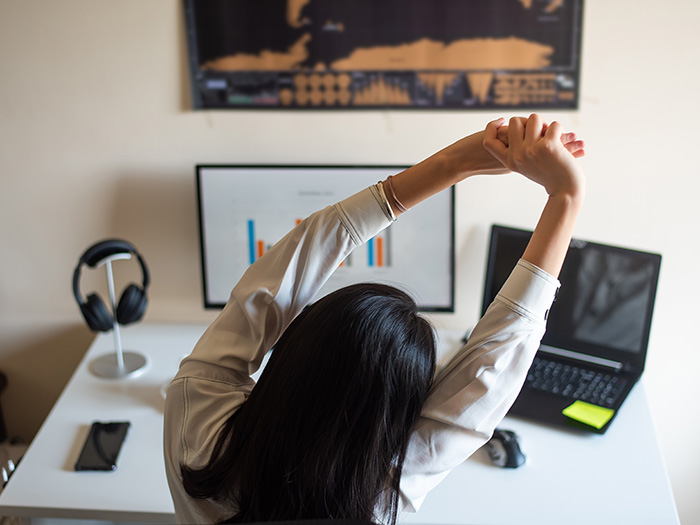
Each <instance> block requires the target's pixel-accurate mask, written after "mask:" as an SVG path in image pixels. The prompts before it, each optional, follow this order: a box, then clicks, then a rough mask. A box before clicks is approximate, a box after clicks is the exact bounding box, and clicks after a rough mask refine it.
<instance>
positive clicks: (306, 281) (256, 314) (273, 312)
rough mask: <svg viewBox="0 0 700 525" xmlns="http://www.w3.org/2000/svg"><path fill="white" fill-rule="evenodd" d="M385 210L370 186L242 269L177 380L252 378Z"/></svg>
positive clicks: (381, 224) (381, 223)
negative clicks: (202, 373)
mask: <svg viewBox="0 0 700 525" xmlns="http://www.w3.org/2000/svg"><path fill="white" fill-rule="evenodd" d="M388 210H389V208H388V206H387V205H386V202H385V200H384V199H383V197H382V194H381V191H380V189H379V188H378V187H377V186H371V187H369V188H367V189H365V190H363V191H361V192H359V193H357V194H355V195H353V196H351V197H349V198H347V199H345V200H343V201H341V202H339V203H337V204H335V205H334V206H329V207H327V208H325V209H323V210H320V211H318V212H316V213H314V214H312V215H311V216H309V217H308V218H306V219H305V220H303V221H302V222H301V223H300V224H299V225H298V226H297V227H296V228H294V229H293V230H292V231H291V232H289V233H288V234H287V235H286V236H285V237H284V238H283V239H281V240H280V241H279V242H278V243H276V244H275V245H274V246H273V247H272V248H271V249H270V250H269V251H267V252H266V253H265V254H264V255H263V256H262V257H261V258H260V259H259V260H258V261H256V262H255V263H254V264H253V265H251V266H250V267H249V268H248V270H247V271H246V273H245V274H244V275H243V277H242V278H241V280H240V281H239V282H238V284H236V286H235V287H234V289H233V291H232V292H231V296H230V298H229V300H228V302H227V304H226V306H225V307H224V309H223V311H222V312H221V314H220V315H219V316H218V317H217V319H216V320H215V321H214V322H213V323H212V324H211V326H210V327H209V328H208V329H207V330H206V332H205V333H204V335H203V336H202V337H201V339H200V340H199V342H198V343H197V345H196V347H195V349H194V351H193V352H192V354H191V355H190V356H189V357H188V358H187V359H186V360H185V361H183V364H182V366H181V369H180V374H183V373H187V370H188V369H191V368H199V369H201V368H202V366H203V365H204V367H205V368H207V369H209V370H210V371H214V370H216V371H215V372H213V373H215V374H217V376H218V378H219V379H222V380H226V376H228V375H230V374H232V373H233V374H235V376H237V377H240V375H245V376H249V375H250V374H252V373H254V372H255V371H256V370H257V369H258V368H259V367H260V364H261V362H262V359H263V357H264V355H265V353H266V352H267V351H268V350H270V348H272V347H273V346H274V344H275V342H276V341H277V339H278V338H279V337H280V335H281V334H282V332H283V331H284V330H285V329H286V327H287V326H288V325H289V324H290V323H291V322H292V320H293V319H294V318H295V317H296V316H297V315H298V314H299V312H301V310H302V309H303V308H304V307H305V306H306V305H307V304H308V303H309V302H310V301H311V300H312V299H313V298H314V296H315V295H316V294H317V292H318V291H319V290H320V288H321V287H322V286H323V284H324V283H325V282H326V281H327V280H328V278H329V277H330V276H331V274H332V273H333V272H334V271H335V270H336V268H338V266H339V265H340V263H341V262H342V261H343V260H344V259H345V258H346V257H347V256H348V255H349V254H350V253H351V252H352V250H353V249H354V248H355V247H356V246H359V245H361V244H363V243H364V242H366V241H367V240H369V239H370V238H372V237H373V236H374V235H376V234H377V233H379V232H380V231H381V230H383V229H384V228H386V227H387V226H388V225H389V224H390V223H391V222H392V221H393V220H394V219H393V218H392V217H391V215H390V211H388Z"/></svg>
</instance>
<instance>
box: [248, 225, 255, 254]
mask: <svg viewBox="0 0 700 525" xmlns="http://www.w3.org/2000/svg"><path fill="white" fill-rule="evenodd" d="M248 254H249V256H250V264H253V263H254V262H255V221H254V220H252V219H248Z"/></svg>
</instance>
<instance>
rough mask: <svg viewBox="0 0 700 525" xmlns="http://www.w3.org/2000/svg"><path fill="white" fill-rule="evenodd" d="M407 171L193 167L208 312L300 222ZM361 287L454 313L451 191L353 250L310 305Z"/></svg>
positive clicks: (389, 168)
mask: <svg viewBox="0 0 700 525" xmlns="http://www.w3.org/2000/svg"><path fill="white" fill-rule="evenodd" d="M405 168H406V166H250V165H245V166H243V165H236V166H233V165H231V166H222V165H198V166H197V168H196V172H197V189H198V204H199V226H200V240H201V257H202V277H203V289H204V305H205V307H207V308H221V307H223V306H224V305H225V303H226V301H227V300H228V298H229V295H230V293H231V289H232V288H233V287H234V285H235V284H236V283H237V282H238V280H239V279H240V278H241V276H242V275H243V273H244V272H245V270H246V269H247V268H248V266H250V264H252V263H253V262H255V260H257V259H258V258H259V257H260V256H261V255H262V254H264V252H265V251H267V250H268V249H269V248H270V246H272V245H273V244H275V243H276V242H277V241H278V240H279V239H281V238H282V237H283V236H284V235H285V234H286V233H287V232H288V231H289V230H291V229H292V228H294V227H295V225H296V224H297V223H298V222H300V221H301V220H302V219H303V218H305V217H307V216H308V215H310V214H312V213H313V212H315V211H317V210H320V209H322V208H324V207H325V206H328V205H330V204H334V203H336V202H338V201H340V200H343V199H344V198H346V197H349V196H351V195H353V194H355V193H357V192H358V191H361V190H362V189H364V188H366V187H368V186H370V185H372V184H376V183H377V182H378V181H380V180H384V179H385V178H386V177H387V176H389V175H394V174H396V173H398V172H400V171H402V170H403V169H405ZM359 282H383V283H388V284H392V285H394V286H397V287H399V288H401V289H403V290H405V291H407V292H408V293H409V294H410V295H412V296H413V297H414V298H415V300H416V302H417V303H418V306H419V308H420V309H421V310H422V311H430V312H453V311H454V188H451V189H449V190H447V191H444V192H441V193H439V194H438V195H435V196H433V197H431V198H430V199H427V200H426V201H424V202H422V203H421V204H419V205H418V206H415V207H414V208H413V209H411V211H410V212H409V213H406V214H404V215H402V216H401V217H399V220H398V221H396V222H395V223H393V224H392V225H391V226H389V227H388V228H387V229H385V230H384V231H383V232H381V233H380V234H378V235H377V236H376V237H374V238H373V239H371V240H370V241H369V242H367V243H365V244H364V245H363V246H359V247H357V248H356V249H355V250H354V251H353V252H352V253H351V254H350V255H349V256H348V257H347V258H346V259H345V261H344V262H343V264H342V265H341V266H339V267H338V269H337V270H336V271H335V272H334V273H333V275H332V276H331V277H330V279H329V280H328V282H327V283H326V285H325V286H324V287H323V288H322V289H321V290H320V292H319V294H318V295H317V297H316V298H315V299H318V298H320V297H322V296H323V295H326V294H327V293H329V292H331V291H333V290H336V289H338V288H341V287H343V286H347V285H350V284H354V283H359Z"/></svg>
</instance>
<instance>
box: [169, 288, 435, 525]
mask: <svg viewBox="0 0 700 525" xmlns="http://www.w3.org/2000/svg"><path fill="white" fill-rule="evenodd" d="M434 370H435V338H434V333H433V330H432V327H431V326H430V324H429V323H428V322H427V321H426V320H425V319H424V318H422V317H420V316H419V315H418V312H417V307H416V304H415V302H414V301H413V299H411V298H410V297H409V296H408V295H407V294H405V293H404V292H402V291H400V290H398V289H396V288H393V287H391V286H386V285H380V284H360V285H353V286H349V287H346V288H343V289H341V290H338V291H336V292H334V293H332V294H329V295H328V296H326V297H324V298H323V299H321V300H320V301H318V302H317V303H315V304H314V305H312V306H310V307H307V308H306V309H305V310H304V311H303V312H302V313H301V314H300V315H299V316H298V317H297V318H296V319H295V320H294V321H293V322H292V323H291V324H290V326H289V327H288V328H287V330H285V332H284V334H283V335H282V337H281V338H280V340H279V341H278V343H277V344H276V345H275V348H274V351H273V352H272V356H271V358H270V361H269V363H268V364H267V366H266V367H265V370H264V371H263V373H262V375H261V377H260V381H259V382H258V384H257V385H256V386H255V388H254V389H253V391H252V393H251V395H250V397H249V399H248V400H247V401H246V402H245V403H244V404H243V405H242V406H241V408H240V409H239V410H238V411H237V412H235V413H234V414H233V415H232V416H231V417H230V418H229V419H228V421H227V422H226V423H225V424H224V425H223V427H222V429H221V432H220V434H219V436H218V439H217V442H216V446H215V447H214V450H213V452H212V456H211V459H210V461H209V463H208V464H207V465H206V466H205V467H204V468H202V469H200V470H193V469H189V468H187V467H185V466H184V465H183V466H182V477H183V483H184V487H185V490H186V491H187V493H188V494H189V495H190V496H192V497H194V498H212V499H215V500H219V501H223V502H227V503H229V504H231V505H233V506H234V508H238V509H239V510H238V512H237V513H236V514H235V515H234V516H232V517H231V518H230V519H229V520H228V521H229V522H232V523H244V522H250V521H274V520H285V519H286V520H290V519H313V518H335V519H364V520H368V521H372V520H385V519H386V520H388V522H390V523H392V524H393V523H395V522H396V515H397V511H398V502H399V492H398V491H399V481H400V476H401V469H402V466H403V462H404V459H405V456H406V448H407V446H408V440H409V436H410V433H411V430H412V427H413V425H414V423H415V421H416V419H417V418H418V415H419V414H420V411H421V408H422V406H423V403H424V401H425V398H426V397H427V394H428V390H429V389H430V386H431V383H432V377H433V373H434ZM375 509H379V510H380V515H379V516H375Z"/></svg>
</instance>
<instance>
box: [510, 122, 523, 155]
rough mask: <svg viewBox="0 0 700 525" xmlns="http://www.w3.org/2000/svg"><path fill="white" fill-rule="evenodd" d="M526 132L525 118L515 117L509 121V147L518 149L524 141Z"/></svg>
mask: <svg viewBox="0 0 700 525" xmlns="http://www.w3.org/2000/svg"><path fill="white" fill-rule="evenodd" d="M524 134H525V120H524V119H523V118H521V117H513V118H511V119H510V122H509V123H508V147H509V148H512V149H514V150H515V149H518V148H519V147H520V145H521V144H522V143H523V140H524Z"/></svg>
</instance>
